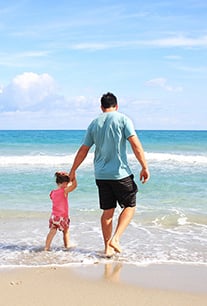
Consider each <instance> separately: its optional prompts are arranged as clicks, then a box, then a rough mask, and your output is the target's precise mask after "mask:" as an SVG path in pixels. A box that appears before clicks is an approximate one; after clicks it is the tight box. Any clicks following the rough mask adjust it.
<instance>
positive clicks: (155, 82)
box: [145, 78, 183, 92]
mask: <svg viewBox="0 0 207 306" xmlns="http://www.w3.org/2000/svg"><path fill="white" fill-rule="evenodd" d="M145 84H146V85H147V86H151V87H160V88H162V89H164V90H166V91H174V92H180V91H182V90H183V88H182V87H181V86H176V87H174V86H171V85H169V84H168V82H167V80H166V79H165V78H155V79H152V80H149V81H147V82H146V83H145Z"/></svg>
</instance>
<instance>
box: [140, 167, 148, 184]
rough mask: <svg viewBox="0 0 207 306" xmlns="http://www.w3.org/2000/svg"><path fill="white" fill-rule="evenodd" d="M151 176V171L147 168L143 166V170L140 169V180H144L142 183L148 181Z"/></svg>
mask: <svg viewBox="0 0 207 306" xmlns="http://www.w3.org/2000/svg"><path fill="white" fill-rule="evenodd" d="M149 178H150V173H149V170H148V169H147V168H142V170H141V171H140V181H141V182H142V184H144V183H146V182H147V181H148V180H149Z"/></svg>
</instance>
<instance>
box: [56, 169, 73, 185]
mask: <svg viewBox="0 0 207 306" xmlns="http://www.w3.org/2000/svg"><path fill="white" fill-rule="evenodd" d="M55 177H56V183H57V184H62V183H64V182H67V183H69V182H70V178H69V175H68V173H67V172H61V171H58V172H56V173H55Z"/></svg>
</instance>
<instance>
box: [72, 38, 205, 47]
mask: <svg viewBox="0 0 207 306" xmlns="http://www.w3.org/2000/svg"><path fill="white" fill-rule="evenodd" d="M146 46H147V47H159V48H174V47H184V48H195V47H199V48H206V47H207V36H201V37H187V36H184V35H175V36H170V37H164V38H158V39H144V40H129V41H128V40H122V41H115V40H113V41H106V42H104V43H103V42H98V41H97V42H81V43H77V44H73V45H71V46H69V48H71V49H74V50H94V51H95V50H105V49H114V48H137V47H146Z"/></svg>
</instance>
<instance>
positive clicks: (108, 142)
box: [84, 111, 135, 179]
mask: <svg viewBox="0 0 207 306" xmlns="http://www.w3.org/2000/svg"><path fill="white" fill-rule="evenodd" d="M132 135H135V130H134V127H133V124H132V122H131V120H130V119H129V118H128V117H126V116H125V115H123V114H121V113H119V112H117V111H111V112H104V113H103V114H101V115H100V116H99V117H98V118H96V119H95V120H93V121H92V123H91V124H90V126H89V128H88V131H87V134H86V138H85V141H84V144H85V145H87V146H92V145H93V144H95V146H96V149H95V157H94V166H95V177H96V179H122V178H124V177H127V176H129V175H130V174H131V170H130V169H129V167H128V163H127V154H126V140H127V138H128V137H130V136H132Z"/></svg>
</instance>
